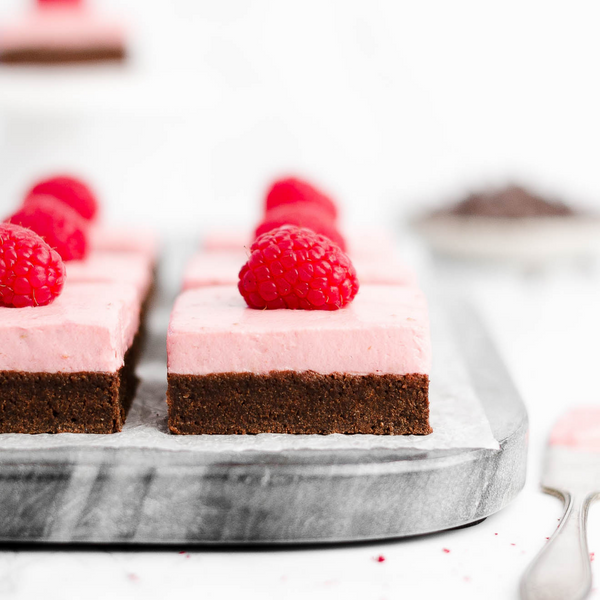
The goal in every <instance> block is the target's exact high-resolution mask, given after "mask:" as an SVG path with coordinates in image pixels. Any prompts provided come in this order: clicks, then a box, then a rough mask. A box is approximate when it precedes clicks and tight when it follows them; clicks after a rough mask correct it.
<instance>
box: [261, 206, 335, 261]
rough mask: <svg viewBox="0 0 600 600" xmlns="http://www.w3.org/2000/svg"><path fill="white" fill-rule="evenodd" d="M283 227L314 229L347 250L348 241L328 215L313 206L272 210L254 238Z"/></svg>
mask: <svg viewBox="0 0 600 600" xmlns="http://www.w3.org/2000/svg"><path fill="white" fill-rule="evenodd" d="M283 225H296V226H297V227H305V228H306V229H312V230H313V231H314V232H315V233H320V234H321V235H324V236H325V237H328V238H329V239H330V240H331V241H332V242H334V243H335V244H337V245H338V246H339V247H340V248H341V249H342V250H346V241H345V240H344V238H343V237H342V234H341V233H340V232H339V231H338V230H337V229H336V227H335V225H334V224H333V223H332V221H331V219H330V218H329V216H328V215H325V214H323V212H322V211H321V210H320V209H319V208H318V207H315V206H314V205H312V204H309V203H298V204H282V205H281V206H277V207H276V208H273V209H272V210H270V211H269V212H268V213H267V214H266V215H265V218H264V219H263V221H262V222H261V223H260V225H259V226H258V227H257V228H256V231H255V232H254V237H255V238H257V237H259V236H261V235H262V234H263V233H267V231H271V230H272V229H277V228H278V227H282V226H283Z"/></svg>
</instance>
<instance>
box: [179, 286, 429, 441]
mask: <svg viewBox="0 0 600 600" xmlns="http://www.w3.org/2000/svg"><path fill="white" fill-rule="evenodd" d="M167 351H168V393H167V401H168V405H169V427H170V430H171V431H172V432H173V433H178V434H201V433H208V434H244V433H267V432H271V433H294V434H300V433H302V434H329V433H346V434H356V433H362V434H364V433H371V434H391V435H399V434H428V433H430V432H431V428H430V426H429V421H428V416H429V405H428V386H429V370H430V361H431V346H430V339H429V321H428V315H427V307H426V301H425V298H424V296H423V294H422V292H421V291H420V290H418V289H416V288H415V287H411V286H392V285H389V286H386V285H362V286H361V289H360V293H359V294H358V295H357V296H356V298H355V299H354V301H352V302H351V303H350V304H349V305H348V306H346V307H345V308H343V309H342V310H337V311H327V312H326V311H323V310H285V309H283V310H254V309H252V308H249V307H248V306H247V305H246V303H245V302H244V299H243V298H242V297H241V296H240V294H239V293H238V291H237V290H236V288H235V286H233V285H227V286H209V287H203V288H198V289H192V290H188V291H186V292H184V293H182V294H181V295H180V296H179V298H178V299H177V301H176V303H175V306H174V309H173V312H172V315H171V322H170V325H169V331H168V338H167Z"/></svg>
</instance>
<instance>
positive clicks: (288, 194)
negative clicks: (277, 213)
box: [265, 177, 338, 219]
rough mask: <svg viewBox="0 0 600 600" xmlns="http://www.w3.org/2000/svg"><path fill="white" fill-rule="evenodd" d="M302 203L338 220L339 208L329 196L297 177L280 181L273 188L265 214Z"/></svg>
mask: <svg viewBox="0 0 600 600" xmlns="http://www.w3.org/2000/svg"><path fill="white" fill-rule="evenodd" d="M302 202H306V203H310V204H313V205H314V206H316V207H318V208H319V210H320V211H321V212H323V213H324V214H326V215H327V216H329V217H330V218H331V219H336V218H337V216H338V210H337V207H336V205H335V203H334V201H333V200H332V199H331V198H330V197H329V196H327V195H326V194H324V193H323V192H321V191H320V190H318V189H317V188H315V187H314V186H312V185H311V184H310V183H308V182H306V181H302V180H301V179H297V178H295V177H289V178H287V179H280V180H278V181H276V182H275V183H274V184H273V185H272V186H271V188H270V189H269V191H268V192H267V198H266V201H265V213H266V212H269V211H271V210H273V209H274V208H276V207H278V206H283V205H289V204H297V203H302Z"/></svg>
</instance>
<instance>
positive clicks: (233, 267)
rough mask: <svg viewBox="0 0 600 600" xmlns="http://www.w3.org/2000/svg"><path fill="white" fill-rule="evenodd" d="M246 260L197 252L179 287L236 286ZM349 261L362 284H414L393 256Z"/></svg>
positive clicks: (233, 255) (237, 254)
mask: <svg viewBox="0 0 600 600" xmlns="http://www.w3.org/2000/svg"><path fill="white" fill-rule="evenodd" d="M247 258H248V255H247V253H245V252H240V251H237V252H235V251H230V252H196V253H195V254H194V255H193V256H192V258H191V259H190V260H189V262H188V264H187V266H186V268H185V272H184V274H183V285H182V288H183V289H184V290H189V289H194V288H197V287H204V286H207V285H232V284H237V282H238V277H239V273H240V267H241V265H243V264H244V262H245V261H246V260H247ZM352 262H353V264H354V267H355V268H356V274H357V277H358V279H359V281H360V282H361V283H363V284H371V283H375V284H384V285H416V282H417V277H416V274H415V272H414V271H413V270H412V269H411V268H410V267H409V266H408V265H406V264H404V263H403V262H401V261H400V260H398V259H396V258H395V256H394V255H391V256H389V257H388V258H387V259H386V260H385V261H380V260H374V259H368V258H357V259H355V260H353V261H352Z"/></svg>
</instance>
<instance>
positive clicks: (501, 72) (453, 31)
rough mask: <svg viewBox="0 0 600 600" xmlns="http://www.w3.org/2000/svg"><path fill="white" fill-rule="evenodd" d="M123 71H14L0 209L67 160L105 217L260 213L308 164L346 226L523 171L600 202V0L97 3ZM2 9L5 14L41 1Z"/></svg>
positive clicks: (176, 223)
mask: <svg viewBox="0 0 600 600" xmlns="http://www.w3.org/2000/svg"><path fill="white" fill-rule="evenodd" d="M87 1H88V4H89V5H90V6H91V7H93V8H94V9H95V10H96V11H97V12H98V13H101V14H102V15H106V16H111V17H117V18H122V19H123V21H124V22H125V23H126V24H127V27H128V31H129V37H128V48H129V51H130V55H129V58H128V60H127V61H126V62H125V63H124V64H122V65H121V64H117V65H97V66H96V65H95V66H69V67H66V66H65V67H51V68H46V67H42V68H40V67H20V66H19V67H17V66H2V65H0V209H1V210H3V211H4V212H7V211H10V210H12V209H13V208H14V207H16V205H17V204H18V203H19V202H20V200H21V197H22V194H23V193H24V191H25V190H26V188H27V187H28V186H29V185H30V184H31V182H32V179H33V178H35V177H38V176H40V175H43V174H46V173H49V174H51V173H52V172H53V171H56V170H65V169H66V170H68V171H71V172H74V173H76V174H81V175H83V176H84V177H86V178H88V179H89V180H90V181H91V182H92V183H93V184H94V186H95V187H96V188H97V189H98V191H99V193H100V195H101V198H102V200H103V204H104V206H105V212H106V213H108V216H109V217H110V218H111V220H119V221H121V220H123V221H131V220H134V219H135V220H136V221H139V222H143V223H145V224H149V225H153V226H156V227H157V228H160V229H161V230H162V231H164V232H165V233H173V232H196V231H199V230H202V229H205V228H206V227H209V226H210V225H211V224H216V223H221V224H223V223H232V222H234V221H235V222H237V223H246V222H247V221H248V219H252V220H253V222H254V220H256V218H257V216H258V211H259V205H260V200H261V197H262V194H263V192H264V189H265V187H266V186H267V184H268V183H269V181H270V180H271V179H272V178H273V177H275V176H277V175H281V174H287V173H289V172H293V173H298V174H301V175H305V176H307V177H309V178H311V179H313V180H315V181H316V182H317V183H319V184H321V185H322V186H323V187H324V188H325V189H326V190H328V191H330V192H331V193H332V194H333V195H334V196H335V197H337V198H338V199H339V201H340V203H341V204H342V206H343V207H344V216H345V219H346V221H347V222H348V223H354V222H356V223H363V222H365V221H367V222H375V223H382V222H389V220H390V219H391V218H396V217H397V216H398V215H400V216H401V215H411V214H413V213H415V212H418V211H419V210H421V209H424V208H425V207H429V206H436V205H439V204H440V203H442V202H443V201H446V200H452V199H456V198H458V197H460V196H461V194H463V192H465V191H466V190H468V189H472V188H475V187H480V186H481V185H486V184H489V183H491V184H496V183H497V184H502V183H504V182H505V181H507V180H512V181H515V180H516V181H520V182H522V183H525V184H528V185H530V186H532V187H533V188H534V189H536V190H538V191H540V192H542V193H546V192H551V193H553V194H556V195H558V196H561V197H563V198H564V199H566V200H568V201H569V202H572V203H575V204H578V205H583V206H586V207H592V208H593V207H594V206H599V205H600V177H598V159H599V158H600V148H599V144H598V140H599V139H600V116H599V114H600V113H599V110H598V107H599V106H600V83H599V82H598V77H597V72H598V61H599V57H600V38H599V36H598V35H597V22H598V14H599V13H598V8H597V3H595V2H593V1H590V2H576V3H567V2H561V3H548V2H541V1H540V2H535V1H528V2H523V1H521V0H515V1H512V0H511V1H505V2H502V3H500V2H480V1H476V0H474V1H466V0H456V1H454V2H445V1H444V0H439V1H437V0H424V1H421V2H397V1H389V2H384V1H380V2H368V3H366V2H354V1H348V0H345V1H339V2H334V1H330V2H322V1H314V2H313V1H310V0H308V1H303V2H291V1H267V0H257V1H254V2H251V3H250V2H246V1H243V0H242V1H237V0H228V1H224V2H205V1H198V0H170V1H169V2H161V1H159V0H103V1H99V0H98V1H96V2H93V0H87ZM33 6H34V2H33V1H32V0H30V1H27V0H0V21H2V20H5V19H8V18H12V17H14V16H16V15H17V14H21V13H23V12H24V11H26V10H27V9H28V8H32V7H33Z"/></svg>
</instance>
